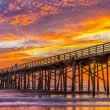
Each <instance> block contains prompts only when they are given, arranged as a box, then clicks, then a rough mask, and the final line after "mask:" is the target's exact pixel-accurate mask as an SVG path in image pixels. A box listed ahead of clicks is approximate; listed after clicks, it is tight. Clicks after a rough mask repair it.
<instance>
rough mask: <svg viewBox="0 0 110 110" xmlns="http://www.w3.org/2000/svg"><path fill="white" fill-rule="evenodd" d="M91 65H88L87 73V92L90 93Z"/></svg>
mask: <svg viewBox="0 0 110 110" xmlns="http://www.w3.org/2000/svg"><path fill="white" fill-rule="evenodd" d="M90 66H91V65H90V64H89V67H88V68H89V71H88V91H90V77H91V67H90Z"/></svg>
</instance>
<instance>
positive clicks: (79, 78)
mask: <svg viewBox="0 0 110 110" xmlns="http://www.w3.org/2000/svg"><path fill="white" fill-rule="evenodd" d="M80 74H81V73H80V65H78V76H79V77H78V79H79V91H80V90H81V85H80V84H81V77H80Z"/></svg>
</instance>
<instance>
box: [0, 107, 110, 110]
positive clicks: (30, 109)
mask: <svg viewBox="0 0 110 110" xmlns="http://www.w3.org/2000/svg"><path fill="white" fill-rule="evenodd" d="M0 110H110V107H51V108H50V107H8V108H0Z"/></svg>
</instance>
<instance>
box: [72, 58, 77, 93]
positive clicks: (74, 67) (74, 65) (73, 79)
mask: <svg viewBox="0 0 110 110" xmlns="http://www.w3.org/2000/svg"><path fill="white" fill-rule="evenodd" d="M75 81H76V62H75V60H73V64H72V91H73V92H74V90H75V88H76V87H75V86H76V82H75Z"/></svg>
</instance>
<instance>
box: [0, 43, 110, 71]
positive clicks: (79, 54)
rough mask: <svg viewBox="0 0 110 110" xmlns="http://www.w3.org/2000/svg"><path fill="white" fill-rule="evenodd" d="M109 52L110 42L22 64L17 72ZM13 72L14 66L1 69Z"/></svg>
mask: <svg viewBox="0 0 110 110" xmlns="http://www.w3.org/2000/svg"><path fill="white" fill-rule="evenodd" d="M107 52H110V42H109V43H105V44H100V45H95V46H91V47H87V48H83V49H80V50H76V51H72V52H68V53H64V54H60V55H56V56H51V57H48V58H44V59H40V60H36V61H31V62H27V63H24V64H20V65H18V66H17V70H23V69H26V68H34V67H37V66H43V65H47V64H52V63H55V62H60V61H65V60H68V59H71V58H75V59H81V58H84V57H91V56H95V55H99V54H103V53H107ZM11 71H15V67H14V66H13V67H8V68H4V69H1V70H0V73H6V72H11Z"/></svg>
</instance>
